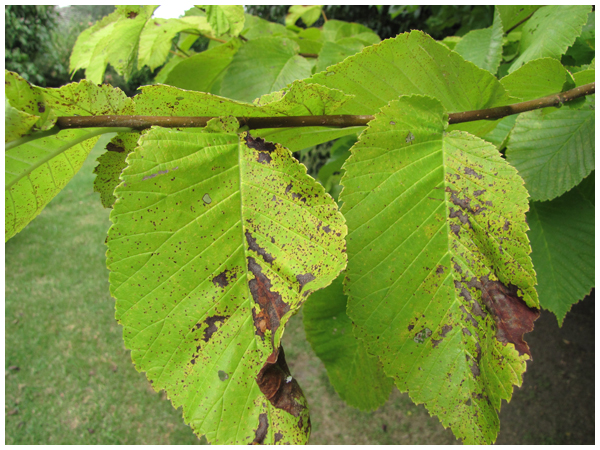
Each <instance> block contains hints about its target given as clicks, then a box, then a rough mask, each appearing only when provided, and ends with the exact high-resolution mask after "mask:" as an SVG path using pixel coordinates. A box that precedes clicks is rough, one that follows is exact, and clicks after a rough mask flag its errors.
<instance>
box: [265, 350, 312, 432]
mask: <svg viewBox="0 0 600 450" xmlns="http://www.w3.org/2000/svg"><path fill="white" fill-rule="evenodd" d="M256 383H257V384H258V387H259V388H260V391H261V392H262V393H263V394H264V396H265V397H266V398H267V400H269V402H270V403H271V404H272V405H273V406H274V407H275V408H278V409H283V410H284V411H286V412H288V413H290V414H291V415H293V416H294V417H299V416H300V414H302V412H303V411H304V410H305V409H306V406H304V405H303V404H302V403H300V401H301V400H302V399H303V398H304V393H303V392H302V389H301V388H300V385H299V384H298V382H297V381H296V380H295V379H294V378H293V377H292V376H291V374H290V369H289V368H288V366H287V363H286V361H285V354H284V352H283V347H279V349H278V350H275V351H273V353H272V354H271V355H269V358H268V359H267V362H266V363H265V364H264V366H263V367H262V369H261V370H260V372H259V373H258V376H257V377H256ZM302 426H303V427H304V426H305V425H304V424H302ZM306 426H308V427H310V424H307V425H306Z"/></svg>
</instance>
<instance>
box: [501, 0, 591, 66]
mask: <svg viewBox="0 0 600 450" xmlns="http://www.w3.org/2000/svg"><path fill="white" fill-rule="evenodd" d="M591 8H592V7H591V6H586V5H582V6H579V5H550V6H542V7H541V8H540V9H538V10H537V11H536V12H535V13H533V16H531V18H530V19H529V20H527V22H526V23H525V25H524V26H523V30H522V38H521V47H520V53H521V54H520V55H519V56H518V57H517V59H515V60H514V62H513V63H512V64H511V66H510V68H509V69H508V72H509V73H512V72H514V71H515V70H517V69H518V68H519V67H521V66H522V65H523V64H525V63H526V62H527V61H532V60H534V59H538V58H545V57H550V58H554V59H560V57H561V56H562V55H564V54H565V52H566V51H567V48H569V46H571V45H572V44H573V42H575V39H576V38H577V36H579V35H580V34H581V30H582V28H583V26H584V25H585V24H586V22H587V18H588V14H589V12H590V11H591Z"/></svg>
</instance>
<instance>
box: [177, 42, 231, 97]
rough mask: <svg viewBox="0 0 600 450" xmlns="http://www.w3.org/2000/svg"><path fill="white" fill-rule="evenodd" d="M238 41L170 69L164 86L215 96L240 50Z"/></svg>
mask: <svg viewBox="0 0 600 450" xmlns="http://www.w3.org/2000/svg"><path fill="white" fill-rule="evenodd" d="M240 45H241V42H240V41H239V40H238V39H231V40H230V41H229V42H227V43H226V44H223V45H220V46H218V47H215V48H212V49H210V50H206V51H204V52H201V53H198V54H196V55H194V56H191V57H190V58H186V59H184V60H183V61H181V62H180V63H179V64H177V65H176V66H175V67H173V68H172V69H171V71H170V72H169V74H168V75H167V77H166V79H165V84H170V85H171V86H177V87H179V88H182V89H188V90H193V91H201V92H212V93H213V94H217V93H218V92H219V90H220V89H221V80H222V78H223V75H224V74H225V71H226V69H227V68H228V67H229V65H230V64H231V61H232V60H233V57H234V55H235V54H236V53H237V51H238V49H239V48H240Z"/></svg>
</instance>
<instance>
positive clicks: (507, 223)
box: [502, 220, 510, 231]
mask: <svg viewBox="0 0 600 450" xmlns="http://www.w3.org/2000/svg"><path fill="white" fill-rule="evenodd" d="M509 228H510V222H509V221H508V220H507V221H506V222H504V226H503V227H502V229H503V230H504V231H508V229H509Z"/></svg>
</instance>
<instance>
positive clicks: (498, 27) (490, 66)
mask: <svg viewBox="0 0 600 450" xmlns="http://www.w3.org/2000/svg"><path fill="white" fill-rule="evenodd" d="M502 34H503V33H502V19H501V18H500V13H499V12H498V10H497V9H496V10H495V12H494V23H493V25H492V26H491V27H489V28H485V29H482V30H472V31H469V32H468V33H467V34H465V35H464V36H463V37H462V39H461V40H460V41H459V42H458V43H457V44H456V46H455V47H454V51H455V52H456V53H458V54H459V55H461V56H462V57H463V58H465V59H466V60H467V61H471V62H472V63H473V64H475V65H476V66H477V67H481V68H482V69H485V70H487V71H489V72H491V73H492V74H495V73H496V72H498V67H499V66H500V61H501V60H502Z"/></svg>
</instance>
